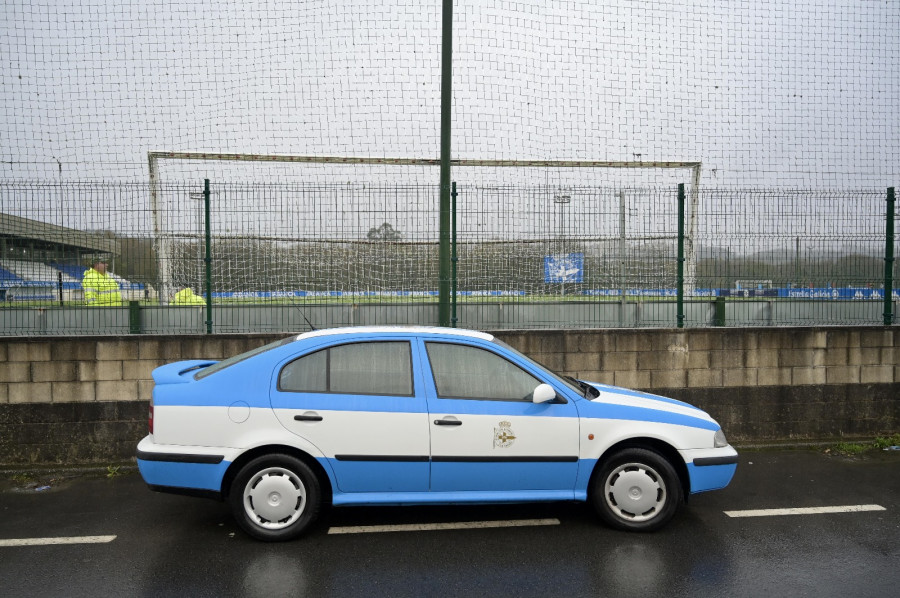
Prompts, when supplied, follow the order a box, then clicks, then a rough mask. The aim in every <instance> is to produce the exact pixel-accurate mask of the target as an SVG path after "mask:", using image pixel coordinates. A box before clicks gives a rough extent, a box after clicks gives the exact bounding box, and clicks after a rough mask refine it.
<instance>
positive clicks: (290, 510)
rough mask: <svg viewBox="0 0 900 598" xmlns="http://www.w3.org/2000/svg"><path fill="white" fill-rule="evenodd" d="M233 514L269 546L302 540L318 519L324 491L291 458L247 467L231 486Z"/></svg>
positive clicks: (266, 459)
mask: <svg viewBox="0 0 900 598" xmlns="http://www.w3.org/2000/svg"><path fill="white" fill-rule="evenodd" d="M229 502H230V503H231V510H232V512H233V513H234V518H235V520H237V523H238V525H239V526H240V527H241V529H243V530H244V531H245V532H247V534H249V535H250V536H252V537H254V538H256V539H257V540H263V541H266V542H284V541H286V540H293V539H294V538H296V537H298V536H300V535H301V534H302V533H303V532H304V531H306V529H307V528H309V526H310V525H312V524H313V523H314V522H315V520H316V518H317V517H318V514H319V510H320V509H321V502H322V490H321V487H320V486H319V479H318V478H317V477H316V474H315V473H313V471H312V469H310V468H309V466H308V465H307V464H306V463H304V462H303V461H301V460H300V459H297V458H296V457H291V456H289V455H282V454H273V455H263V456H262V457H257V458H256V459H254V460H252V461H250V462H249V463H247V464H246V465H245V466H244V467H243V468H241V470H240V472H239V473H238V474H237V477H235V479H234V483H233V484H232V486H231V493H230V495H229Z"/></svg>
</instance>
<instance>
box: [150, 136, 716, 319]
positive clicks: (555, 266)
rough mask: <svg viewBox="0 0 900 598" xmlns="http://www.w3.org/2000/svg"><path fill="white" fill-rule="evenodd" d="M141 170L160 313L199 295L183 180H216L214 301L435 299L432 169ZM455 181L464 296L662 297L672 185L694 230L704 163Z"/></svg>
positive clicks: (471, 169) (467, 164)
mask: <svg viewBox="0 0 900 598" xmlns="http://www.w3.org/2000/svg"><path fill="white" fill-rule="evenodd" d="M150 164H151V186H150V188H151V195H152V205H153V210H152V212H153V215H154V236H155V240H156V244H157V254H158V256H159V261H160V266H159V272H160V299H161V300H162V301H163V302H165V301H166V300H167V299H168V298H169V297H171V296H172V295H173V294H174V292H176V291H178V290H179V289H181V288H183V287H184V286H190V287H192V288H194V289H195V290H196V291H198V292H199V289H200V288H203V286H204V284H203V280H204V275H205V269H204V261H203V259H204V234H205V233H204V226H205V221H204V220H205V217H204V212H203V202H202V201H200V200H201V199H202V196H201V194H200V193H199V192H198V190H199V188H200V187H199V186H194V187H185V186H184V185H181V184H175V183H170V182H168V181H171V180H176V181H177V180H179V179H180V178H181V177H182V173H181V170H182V169H188V170H190V171H192V172H196V171H200V172H204V173H206V174H207V175H208V176H210V177H215V178H212V181H211V194H210V195H211V197H210V206H211V217H210V235H211V238H212V240H213V242H212V253H213V254H214V259H213V261H212V278H213V284H212V288H213V289H214V290H215V292H216V296H217V297H218V298H220V299H223V300H225V299H231V300H245V301H246V300H253V301H285V300H290V301H298V300H299V301H316V302H319V301H325V300H333V299H334V298H335V297H340V298H350V299H354V298H355V299H357V300H375V299H377V300H379V301H384V300H402V301H411V300H418V301H433V300H436V295H437V288H438V282H439V281H438V272H439V269H440V268H439V264H438V240H439V230H438V210H437V207H438V204H439V202H438V193H439V190H438V188H437V186H436V185H434V184H433V181H435V180H436V178H437V174H438V172H437V169H438V167H437V165H436V163H435V161H434V160H425V159H408V160H399V159H394V160H380V159H340V160H337V159H328V158H325V159H323V158H316V157H306V156H284V155H209V154H198V153H174V152H169V153H166V152H155V153H153V154H151V156H150ZM210 173H211V174H210ZM453 175H454V176H453V178H454V179H455V182H456V183H457V191H458V194H457V202H456V203H457V207H456V214H457V225H456V232H457V234H456V240H457V245H456V246H457V251H458V268H457V274H458V275H457V279H458V282H459V286H458V291H459V293H460V296H461V297H472V296H474V297H485V296H505V297H521V298H528V300H533V299H540V298H543V297H548V296H557V297H558V296H565V297H566V298H569V299H577V298H587V297H596V296H598V295H601V296H609V297H621V296H625V295H628V294H641V293H649V294H652V295H655V296H659V295H666V294H670V293H671V292H672V289H674V287H675V266H676V263H675V248H676V244H675V243H676V234H677V211H676V208H677V202H676V185H677V182H683V183H686V187H687V188H688V190H689V193H688V199H689V201H688V204H687V207H688V209H687V216H688V222H689V223H690V222H692V221H693V217H692V216H694V217H695V212H696V203H697V181H698V180H699V177H700V164H699V163H691V162H667V163H646V164H645V163H606V162H586V161H585V162H551V161H544V162H539V161H523V162H516V161H503V162H499V161H489V160H485V161H455V163H454V164H453ZM248 180H249V181H260V180H273V181H277V182H274V183H262V182H258V183H248V182H246V181H248ZM676 181H677V182H676ZM429 182H431V184H429ZM688 230H689V231H690V230H691V227H690V226H688ZM690 238H691V237H690V235H688V241H689V242H688V244H687V246H688V252H687V255H688V259H687V263H688V264H689V267H688V269H687V279H688V281H690V280H691V279H692V276H693V271H692V269H691V267H690V265H691V264H693V259H692V251H691V250H690V248H691V247H692V245H691V243H690ZM689 285H690V283H689Z"/></svg>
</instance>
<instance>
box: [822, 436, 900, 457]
mask: <svg viewBox="0 0 900 598" xmlns="http://www.w3.org/2000/svg"><path fill="white" fill-rule="evenodd" d="M889 446H900V434H894V435H893V436H879V437H877V438H875V440H873V441H870V442H838V443H837V444H834V445H831V446H829V447H828V448H826V449H825V452H826V453H828V454H832V455H842V456H845V457H853V456H856V455H862V454H864V453H869V452H873V451H883V450H885V449H886V448H888V447H889Z"/></svg>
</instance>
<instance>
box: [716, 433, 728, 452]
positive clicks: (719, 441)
mask: <svg viewBox="0 0 900 598" xmlns="http://www.w3.org/2000/svg"><path fill="white" fill-rule="evenodd" d="M713 446H714V447H716V448H723V447H726V446H728V440H727V439H726V438H725V432H723V431H722V428H719V429H718V430H716V435H715V436H714V437H713Z"/></svg>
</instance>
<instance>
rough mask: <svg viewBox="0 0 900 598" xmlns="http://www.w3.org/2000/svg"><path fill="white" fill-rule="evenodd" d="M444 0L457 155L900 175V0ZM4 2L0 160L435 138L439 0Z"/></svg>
mask: <svg viewBox="0 0 900 598" xmlns="http://www.w3.org/2000/svg"><path fill="white" fill-rule="evenodd" d="M455 4H456V7H455V12H454V15H455V16H454V76H453V92H454V100H453V119H454V125H453V127H454V128H453V137H452V154H453V157H454V158H468V159H479V158H480V159H501V158H502V159H541V160H615V161H620V160H625V161H631V160H642V161H654V160H659V161H701V162H702V163H703V184H704V185H707V186H708V185H719V184H721V185H751V186H771V185H787V186H804V187H824V186H846V187H853V186H874V187H884V186H888V185H896V184H897V183H898V182H900V3H898V2H896V1H895V0H891V1H870V0H858V1H853V2H837V1H832V0H811V1H807V2H797V1H788V0H784V1H782V0H745V1H741V0H693V1H684V0H672V1H669V2H630V1H620V2H598V1H592V2H568V1H549V2H543V1H520V2H505V1H490V0H458V1H457V2H455ZM0 10H2V11H3V15H2V19H0V161H2V164H0V179H43V180H59V179H60V178H62V179H68V180H84V179H107V180H122V179H127V180H146V178H147V152H148V151H149V150H166V151H208V152H235V153H278V154H297V155H326V156H367V157H416V158H437V157H438V156H439V147H440V136H439V133H440V131H439V125H440V49H441V39H440V36H441V11H440V2H438V1H436V0H430V1H423V0H398V1H395V2H386V1H385V0H353V1H348V0H342V1H335V2H323V1H306V2H283V1H280V0H279V1H275V0H272V1H254V2H246V1H240V0H238V1H234V0H198V1H194V0H179V1H175V0H169V1H160V0H141V1H139V2H137V1H136V2H128V1H118V2H114V3H113V2H109V1H108V0H87V1H81V0H60V1H52V2H47V1H45V0H26V1H22V0H4V2H3V5H2V8H0ZM170 168H172V170H171V171H170V174H169V176H171V177H173V178H174V177H182V176H183V177H186V178H190V179H197V178H204V177H205V176H214V177H217V179H218V178H222V177H225V178H227V177H229V176H235V177H237V178H240V176H250V177H255V176H262V175H259V174H258V173H257V174H254V173H252V172H251V171H248V172H247V173H240V174H237V173H239V171H238V170H235V167H233V166H232V165H229V166H227V167H226V168H231V169H232V170H231V171H227V170H217V169H216V168H217V167H213V166H210V165H196V164H191V165H185V166H181V167H170ZM179 168H180V169H181V170H179ZM229 172H230V173H231V174H228V173H229ZM210 173H214V174H212V175H210ZM425 176H426V177H431V176H432V174H431V173H430V172H429V173H428V174H427V175H425ZM559 176H560V177H563V178H565V177H568V176H570V175H565V174H561V175H559ZM571 176H573V177H574V176H575V175H571ZM577 176H585V175H583V174H578V175H577ZM591 176H599V177H601V178H602V177H605V178H602V181H603V182H614V181H615V178H616V176H618V175H617V174H615V173H614V174H610V173H603V174H602V175H601V174H595V175H591ZM653 176H655V175H653ZM570 182H571V181H570Z"/></svg>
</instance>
